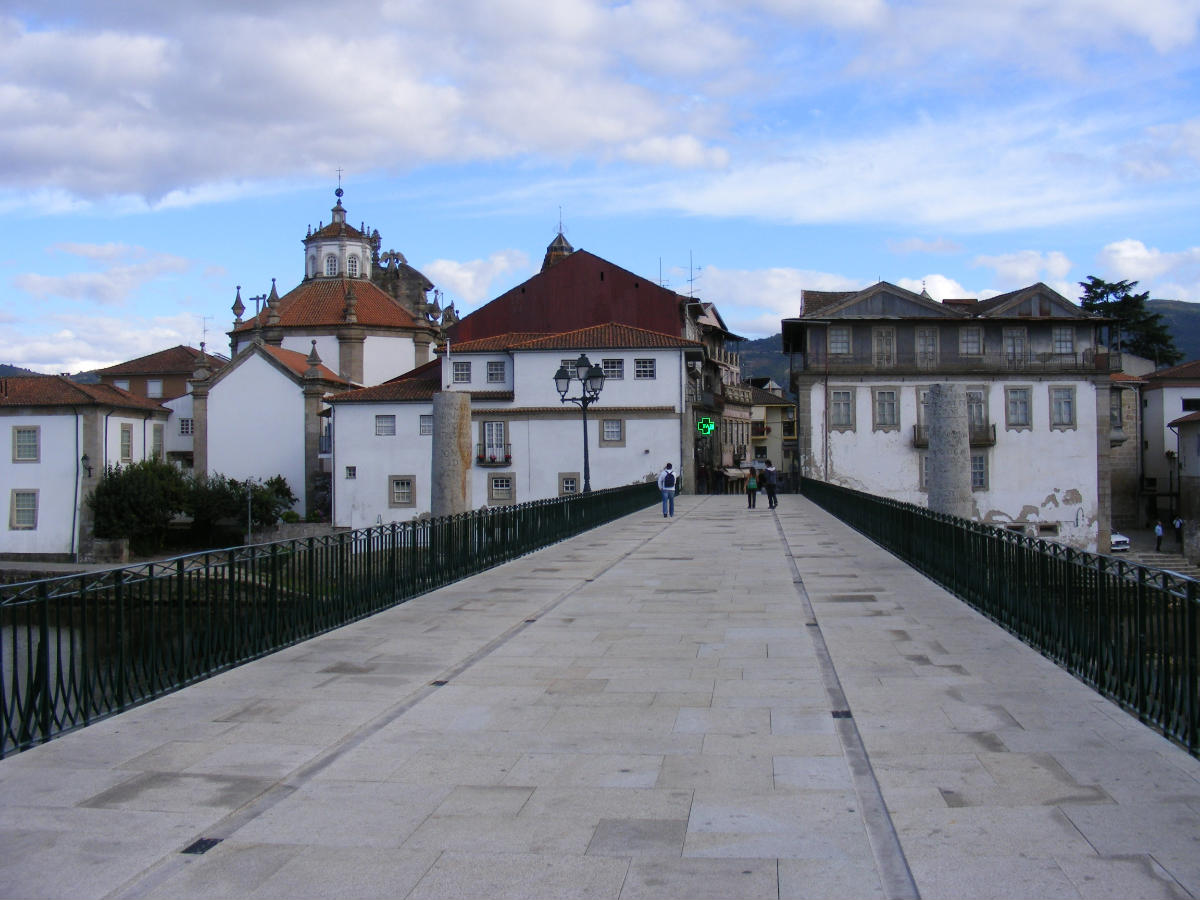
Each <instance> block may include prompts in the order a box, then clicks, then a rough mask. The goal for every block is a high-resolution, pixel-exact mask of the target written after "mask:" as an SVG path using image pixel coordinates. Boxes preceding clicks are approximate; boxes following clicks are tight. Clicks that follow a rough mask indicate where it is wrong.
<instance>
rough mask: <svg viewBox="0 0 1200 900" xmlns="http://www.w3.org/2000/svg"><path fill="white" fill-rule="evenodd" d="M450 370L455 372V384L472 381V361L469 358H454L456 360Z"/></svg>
mask: <svg viewBox="0 0 1200 900" xmlns="http://www.w3.org/2000/svg"><path fill="white" fill-rule="evenodd" d="M450 371H451V372H453V374H454V383H455V384H470V383H471V363H470V361H469V360H467V361H462V360H457V359H456V360H454V362H452V363H451V364H450Z"/></svg>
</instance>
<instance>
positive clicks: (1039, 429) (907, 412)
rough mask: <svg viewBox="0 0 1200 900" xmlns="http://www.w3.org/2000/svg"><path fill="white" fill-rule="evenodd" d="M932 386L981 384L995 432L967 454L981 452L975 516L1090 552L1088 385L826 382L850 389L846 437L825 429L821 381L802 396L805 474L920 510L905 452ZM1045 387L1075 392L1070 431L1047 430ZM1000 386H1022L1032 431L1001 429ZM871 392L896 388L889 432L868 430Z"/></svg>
mask: <svg viewBox="0 0 1200 900" xmlns="http://www.w3.org/2000/svg"><path fill="white" fill-rule="evenodd" d="M937 381H944V382H950V381H955V382H956V383H959V384H962V385H963V386H965V387H969V388H976V389H978V388H980V387H982V388H983V389H984V391H985V395H986V406H987V417H988V421H989V422H991V423H992V424H994V425H995V426H996V443H995V446H992V447H972V448H971V452H972V453H973V454H978V453H982V454H984V455H985V456H986V459H987V487H986V488H985V489H982V490H980V489H975V490H973V491H972V492H971V493H972V498H973V500H974V509H975V518H976V519H978V520H980V521H983V522H987V523H990V524H994V525H1000V526H1006V525H1011V524H1021V523H1025V524H1026V525H1028V526H1029V528H1030V530H1031V531H1032V530H1035V529H1038V528H1039V527H1040V528H1041V529H1042V533H1043V536H1046V537H1056V539H1057V540H1059V541H1062V542H1063V543H1069V544H1071V545H1072V546H1076V547H1079V548H1081V549H1089V550H1095V549H1096V547H1097V538H1098V535H1099V527H1098V522H1097V516H1098V515H1099V506H1100V504H1099V496H1098V494H1099V486H1098V477H1097V446H1096V441H1097V420H1096V394H1097V392H1096V386H1095V385H1094V384H1093V383H1091V382H1089V381H1082V380H1072V379H1065V378H1058V379H1041V380H1039V379H1035V378H1022V379H1012V380H1010V381H994V382H992V383H990V384H986V383H982V382H981V381H979V380H972V379H969V378H963V379H957V380H952V379H946V378H942V379H935V378H929V379H926V380H922V381H916V380H907V381H906V380H904V379H896V380H894V381H890V382H886V383H885V382H883V381H882V380H879V381H872V382H863V381H861V380H852V379H833V378H831V379H830V383H829V387H830V390H831V391H832V390H833V389H844V388H854V389H855V398H854V400H855V403H854V407H855V409H854V420H855V428H854V430H853V431H830V432H827V431H826V428H825V389H824V386H823V385H822V384H820V383H817V384H814V385H813V386H812V388H811V390H810V395H809V400H810V403H811V408H812V429H813V463H814V465H813V475H814V477H817V478H821V477H827V479H828V480H829V481H832V482H833V483H835V484H841V485H844V486H846V487H851V488H854V489H856V490H861V491H866V492H869V493H872V494H878V495H880V496H885V497H892V498H895V499H897V500H901V501H904V502H906V503H913V504H916V505H919V506H928V496H927V494H926V492H925V491H923V490H922V489H921V485H920V469H919V466H920V456H921V453H922V452H924V451H922V450H921V449H919V448H917V447H914V446H913V426H914V425H915V424H916V422H917V392H918V391H919V390H921V389H925V388H928V387H930V386H931V385H932V384H934V383H935V382H937ZM1052 384H1053V385H1071V386H1073V387H1074V388H1075V416H1076V423H1075V427H1074V428H1071V429H1066V430H1057V429H1055V430H1052V429H1051V428H1050V400H1049V387H1050V385H1052ZM1006 385H1009V386H1015V385H1019V386H1021V387H1028V388H1030V391H1031V407H1030V419H1031V423H1032V427H1030V428H1028V429H1023V430H1019V431H1018V430H1010V429H1008V428H1007V427H1006V409H1005V402H1006V401H1005V391H1004V389H1005V386H1006ZM872 386H876V387H882V386H886V387H888V388H895V389H896V390H897V391H898V394H899V397H898V401H899V412H900V425H899V429H898V430H895V431H875V430H873V427H872V409H871V403H872V397H871V388H872ZM1106 424H1107V423H1106ZM826 473H828V474H826ZM1047 526H1049V528H1048V527H1047ZM1053 528H1057V531H1058V534H1057V536H1055V535H1054V534H1053Z"/></svg>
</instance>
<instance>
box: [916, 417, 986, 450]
mask: <svg viewBox="0 0 1200 900" xmlns="http://www.w3.org/2000/svg"><path fill="white" fill-rule="evenodd" d="M967 441H968V442H969V443H970V445H971V446H972V447H994V446H995V445H996V426H995V425H994V424H993V423H991V422H973V423H971V424H970V425H968V426H967ZM912 445H913V446H914V447H922V448H923V447H928V446H929V429H928V426H926V425H914V426H913V442H912Z"/></svg>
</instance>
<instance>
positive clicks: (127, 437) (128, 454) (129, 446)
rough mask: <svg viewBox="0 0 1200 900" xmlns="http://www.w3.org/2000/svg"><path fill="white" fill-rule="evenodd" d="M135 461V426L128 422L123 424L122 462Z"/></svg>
mask: <svg viewBox="0 0 1200 900" xmlns="http://www.w3.org/2000/svg"><path fill="white" fill-rule="evenodd" d="M132 461H133V425H131V424H130V423H128V422H123V423H122V424H121V462H125V463H127V462H132Z"/></svg>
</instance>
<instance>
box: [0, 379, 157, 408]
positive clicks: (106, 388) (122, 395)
mask: <svg viewBox="0 0 1200 900" xmlns="http://www.w3.org/2000/svg"><path fill="white" fill-rule="evenodd" d="M20 406H115V407H118V408H121V409H141V410H153V411H155V412H164V413H165V412H167V409H166V407H164V406H163V405H162V404H161V403H159V402H158V401H156V400H147V399H146V398H144V397H137V396H135V395H133V394H131V393H129V391H123V390H121V388H119V387H113V386H112V385H111V384H79V383H78V382H75V381H72V380H71V379H69V378H65V377H64V376H62V375H27V376H23V377H21V378H0V407H20Z"/></svg>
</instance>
